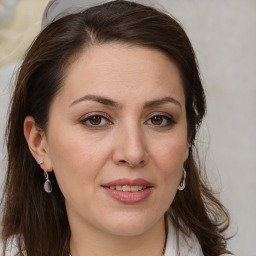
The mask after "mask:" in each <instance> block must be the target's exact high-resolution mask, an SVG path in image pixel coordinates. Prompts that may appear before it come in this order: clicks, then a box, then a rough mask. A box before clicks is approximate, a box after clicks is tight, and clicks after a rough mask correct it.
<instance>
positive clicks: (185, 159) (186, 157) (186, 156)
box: [183, 143, 190, 162]
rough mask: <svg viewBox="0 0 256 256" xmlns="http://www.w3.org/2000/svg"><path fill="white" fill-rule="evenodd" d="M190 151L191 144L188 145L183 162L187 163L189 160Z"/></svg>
mask: <svg viewBox="0 0 256 256" xmlns="http://www.w3.org/2000/svg"><path fill="white" fill-rule="evenodd" d="M189 151H190V144H189V143H188V145H187V147H186V149H185V154H184V161H183V162H186V161H187V159H188V156H189Z"/></svg>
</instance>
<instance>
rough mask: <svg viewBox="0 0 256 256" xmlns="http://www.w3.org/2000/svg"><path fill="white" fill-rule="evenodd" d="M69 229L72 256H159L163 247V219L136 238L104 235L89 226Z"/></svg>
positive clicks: (102, 232) (164, 235)
mask: <svg viewBox="0 0 256 256" xmlns="http://www.w3.org/2000/svg"><path fill="white" fill-rule="evenodd" d="M70 228H71V239H70V251H71V254H72V256H103V255H104V256H113V255H122V256H128V255H129V256H130V255H133V256H141V255H152V256H161V255H162V253H163V248H164V247H165V240H166V239H165V238H166V230H165V221H164V217H163V218H161V219H160V220H159V221H158V222H157V223H156V224H155V225H154V226H153V227H151V228H150V229H149V230H147V231H145V232H143V233H142V234H139V235H136V236H118V235H113V234H109V233H107V234H106V233H105V232H104V231H101V230H97V229H95V228H94V227H92V226H90V225H86V227H83V228H81V226H80V228H75V227H74V226H72V225H70ZM145 245H146V246H145Z"/></svg>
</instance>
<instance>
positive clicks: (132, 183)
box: [102, 178, 153, 187]
mask: <svg viewBox="0 0 256 256" xmlns="http://www.w3.org/2000/svg"><path fill="white" fill-rule="evenodd" d="M125 185H127V186H137V185H142V186H146V187H153V184H152V183H150V182H149V181H147V180H144V179H141V178H138V179H117V180H113V181H110V182H108V183H105V184H103V185H102V186H103V187H112V186H125Z"/></svg>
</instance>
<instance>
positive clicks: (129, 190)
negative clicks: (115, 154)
mask: <svg viewBox="0 0 256 256" xmlns="http://www.w3.org/2000/svg"><path fill="white" fill-rule="evenodd" d="M102 187H103V188H104V190H105V191H106V192H107V194H108V195H110V196H111V197H112V198H114V199H116V200H118V201H120V202H122V203H127V204H134V203H139V202H141V201H143V200H144V199H146V198H147V197H148V196H149V195H150V193H151V192H152V190H153V185H152V183H150V182H148V181H146V180H144V179H134V180H131V179H119V180H114V181H111V182H108V183H106V184H104V185H102Z"/></svg>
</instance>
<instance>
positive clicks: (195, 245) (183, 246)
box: [165, 220, 203, 256]
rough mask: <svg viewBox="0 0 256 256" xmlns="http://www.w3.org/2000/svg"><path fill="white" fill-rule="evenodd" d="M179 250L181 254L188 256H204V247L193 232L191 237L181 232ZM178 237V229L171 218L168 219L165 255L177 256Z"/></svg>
mask: <svg viewBox="0 0 256 256" xmlns="http://www.w3.org/2000/svg"><path fill="white" fill-rule="evenodd" d="M179 251H180V255H186V256H195V255H196V256H203V252H202V248H201V246H200V244H199V242H198V240H197V238H196V236H195V235H194V234H193V233H190V237H186V236H185V235H183V233H182V232H179ZM177 255H178V248H177V237H176V230H175V228H174V226H173V224H172V222H171V221H170V220H168V236H167V243H166V250H165V256H177Z"/></svg>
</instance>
